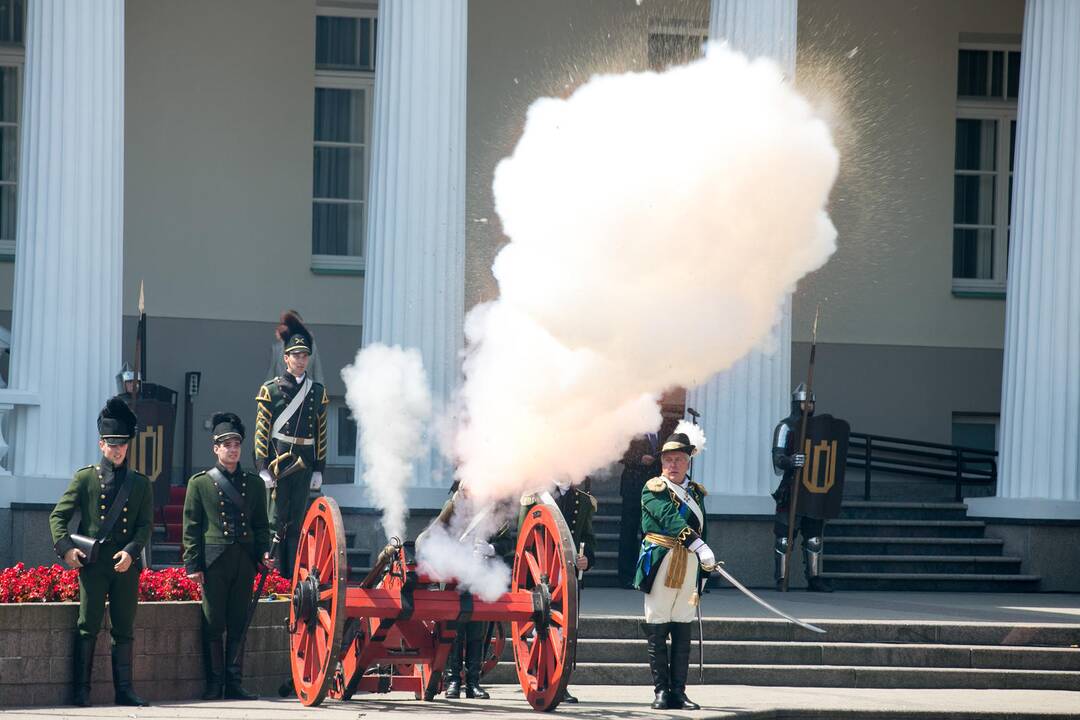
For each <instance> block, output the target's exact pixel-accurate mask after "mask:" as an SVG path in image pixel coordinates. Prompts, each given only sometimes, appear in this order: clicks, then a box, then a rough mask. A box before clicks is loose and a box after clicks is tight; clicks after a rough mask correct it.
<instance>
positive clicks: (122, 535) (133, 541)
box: [49, 397, 153, 707]
mask: <svg viewBox="0 0 1080 720" xmlns="http://www.w3.org/2000/svg"><path fill="white" fill-rule="evenodd" d="M97 427H98V448H99V449H100V450H101V459H100V460H99V461H98V462H97V464H95V465H87V466H86V467H84V468H80V469H79V470H77V471H76V472H75V477H74V479H73V480H72V481H71V484H70V485H69V486H68V489H67V490H66V491H65V492H64V495H63V496H62V497H61V498H60V502H58V503H56V507H55V508H54V509H53V511H52V513H51V514H50V515H49V529H50V531H51V532H52V539H53V543H54V545H53V548H54V549H55V550H56V554H57V555H58V556H60V558H61V559H62V560H63V561H64V562H65V563H66V564H67V565H68V567H73V568H79V620H78V624H77V625H76V628H77V630H76V635H75V648H74V664H75V677H74V695H73V699H72V702H73V704H75V705H78V706H80V707H87V706H89V705H90V678H91V675H92V673H93V668H94V646H95V645H96V644H97V636H98V631H99V630H100V629H101V622H102V620H103V619H104V617H105V599H106V597H107V598H108V600H109V619H110V620H111V622H112V628H111V634H112V678H113V691H114V696H115V700H116V704H117V705H130V706H146V705H149V703H148V702H146V701H145V700H143V699H142V698H141V697H139V696H138V695H136V694H135V690H134V688H133V687H132V655H133V643H134V640H135V612H136V610H137V609H138V607H139V571H140V569H141V568H140V563H139V559H138V558H139V555H140V554H141V552H142V549H143V546H145V545H146V543H147V542H148V541H149V540H150V532H151V529H152V526H153V501H152V494H151V489H150V480H149V478H147V477H146V476H145V475H142V474H141V473H138V472H136V471H135V470H133V469H131V468H129V467H128V464H127V455H128V445H129V444H130V442H131V438H132V437H134V435H135V428H136V420H135V413H133V412H131V409H130V408H128V406H127V403H125V402H124V401H123V400H121V399H120V398H119V397H114V398H110V399H109V401H108V402H107V403H106V404H105V407H104V408H103V409H102V411H101V413H100V414H99V415H98V420H97ZM76 513H78V515H79V525H78V530H77V531H76V532H74V533H72V532H71V531H70V528H69V525H70V523H71V520H72V518H73V517H74V516H75V514H76Z"/></svg>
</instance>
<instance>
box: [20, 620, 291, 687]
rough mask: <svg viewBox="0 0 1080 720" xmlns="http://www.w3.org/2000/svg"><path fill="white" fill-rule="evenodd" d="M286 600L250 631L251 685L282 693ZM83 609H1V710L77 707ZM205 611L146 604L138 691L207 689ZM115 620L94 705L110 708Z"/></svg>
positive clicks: (101, 642) (139, 636)
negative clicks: (75, 651)
mask: <svg viewBox="0 0 1080 720" xmlns="http://www.w3.org/2000/svg"><path fill="white" fill-rule="evenodd" d="M288 612H289V606H288V602H286V601H284V600H279V601H273V602H260V603H259V607H258V610H257V611H256V613H255V618H254V620H253V621H252V623H251V629H250V630H249V631H248V638H247V653H246V656H245V663H244V683H245V687H246V688H247V689H248V690H250V691H252V692H257V693H259V694H260V695H275V694H276V692H277V687H278V685H280V684H281V681H282V680H283V679H285V677H286V676H287V675H288V673H289V664H288V648H289V636H288V634H287V633H286V632H285V625H284V618H285V617H286V616H287V615H288ZM78 614H79V606H78V603H34V604H29V603H27V604H19V605H0V708H6V707H19V706H28V705H65V704H67V703H69V702H70V701H71V677H72V646H73V638H74V629H75V621H76V618H77V617H78ZM201 622H202V611H201V609H200V605H199V603H197V602H155V603H142V604H140V605H139V613H138V616H137V618H136V621H135V648H134V652H135V659H134V681H135V682H134V685H135V690H136V692H138V693H139V694H140V695H142V696H143V697H145V698H147V699H148V700H151V701H157V700H193V699H197V698H199V696H200V695H202V692H203V689H204V687H205V685H204V675H203V661H202V644H201V640H200V632H201ZM109 644H110V639H109V621H108V613H106V620H105V627H103V628H102V631H101V634H100V635H99V636H98V644H97V653H96V654H97V657H96V659H95V662H94V674H93V688H92V694H91V700H92V701H93V702H94V703H95V704H111V703H112V701H113V697H112V692H113V688H112V661H111V658H110V654H109V652H110V651H109Z"/></svg>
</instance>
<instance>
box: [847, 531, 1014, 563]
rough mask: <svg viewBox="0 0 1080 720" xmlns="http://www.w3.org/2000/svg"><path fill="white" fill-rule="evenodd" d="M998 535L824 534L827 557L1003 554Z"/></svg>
mask: <svg viewBox="0 0 1080 720" xmlns="http://www.w3.org/2000/svg"><path fill="white" fill-rule="evenodd" d="M1004 547H1005V541H1004V540H1001V539H999V538H932V537H931V538H921V537H903V538H890V537H857V536H856V537H842V536H841V537H831V536H830V535H829V534H828V532H826V536H825V558H826V560H827V559H828V558H830V557H832V556H833V555H938V556H944V555H965V556H970V555H979V556H1000V555H1001V553H1002V551H1003V549H1004Z"/></svg>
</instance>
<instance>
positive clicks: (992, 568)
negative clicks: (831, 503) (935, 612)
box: [824, 555, 1021, 575]
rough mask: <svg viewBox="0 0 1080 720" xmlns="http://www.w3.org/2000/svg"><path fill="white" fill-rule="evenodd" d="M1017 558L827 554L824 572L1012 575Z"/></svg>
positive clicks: (1018, 567) (1018, 570)
mask: <svg viewBox="0 0 1080 720" xmlns="http://www.w3.org/2000/svg"><path fill="white" fill-rule="evenodd" d="M1020 564H1021V560H1020V558H1017V557H988V556H982V555H972V556H953V555H827V556H826V557H825V566H824V569H825V571H826V572H830V573H956V574H968V573H974V574H984V575H985V574H989V575H1016V574H1019V573H1020Z"/></svg>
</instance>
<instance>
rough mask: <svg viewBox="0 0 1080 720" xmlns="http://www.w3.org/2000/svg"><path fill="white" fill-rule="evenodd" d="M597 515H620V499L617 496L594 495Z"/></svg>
mask: <svg viewBox="0 0 1080 720" xmlns="http://www.w3.org/2000/svg"><path fill="white" fill-rule="evenodd" d="M593 497H595V498H596V505H597V507H596V513H597V514H598V515H616V516H617V515H619V514H621V513H622V497H620V496H619V495H594V496H593Z"/></svg>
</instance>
